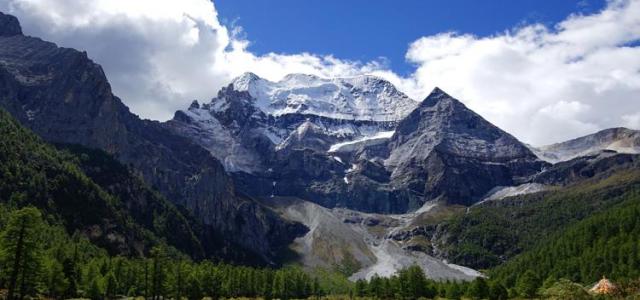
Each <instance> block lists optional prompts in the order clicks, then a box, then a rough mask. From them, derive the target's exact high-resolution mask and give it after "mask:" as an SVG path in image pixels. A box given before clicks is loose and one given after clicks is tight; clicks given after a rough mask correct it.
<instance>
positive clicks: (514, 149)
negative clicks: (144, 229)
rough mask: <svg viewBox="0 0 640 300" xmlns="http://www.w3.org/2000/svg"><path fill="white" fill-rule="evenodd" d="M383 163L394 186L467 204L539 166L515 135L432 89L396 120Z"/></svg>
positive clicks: (513, 181) (432, 197) (454, 202)
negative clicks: (408, 112) (401, 118)
mask: <svg viewBox="0 0 640 300" xmlns="http://www.w3.org/2000/svg"><path fill="white" fill-rule="evenodd" d="M389 148H390V155H389V157H388V158H387V159H386V160H385V165H386V166H387V167H388V168H389V169H392V170H393V172H392V174H391V181H392V182H393V184H394V186H395V187H396V188H398V189H403V188H406V189H409V190H411V191H414V192H415V193H418V194H422V195H424V196H425V197H426V198H427V199H435V198H438V197H444V199H445V200H447V202H449V203H452V204H463V205H470V204H473V202H475V201H477V200H479V199H480V197H481V196H483V195H484V194H485V193H486V192H488V191H489V190H490V189H491V188H493V187H495V186H497V185H501V186H505V185H506V186H508V185H513V184H514V183H515V182H517V181H518V180H519V179H521V178H525V177H527V176H530V175H532V174H535V173H536V172H538V171H540V170H541V169H542V167H543V166H544V165H545V164H544V163H543V162H541V161H538V160H537V158H536V156H535V155H534V154H533V153H532V152H531V151H530V150H529V149H528V148H527V147H526V146H525V145H523V144H522V143H520V142H519V141H518V140H517V139H516V138H514V137H513V136H511V135H509V134H508V133H506V132H504V131H502V130H501V129H499V128H497V127H495V126H494V125H492V124H491V123H489V122H487V121H486V120H484V119H483V118H482V117H480V116H479V115H477V114H476V113H474V112H473V111H471V110H469V109H468V108H467V107H466V106H464V104H462V103H461V102H459V101H458V100H456V99H454V98H453V97H451V96H449V95H447V94H446V93H445V92H443V91H442V90H440V89H438V88H436V89H434V91H433V92H432V93H431V94H430V95H429V96H428V97H427V98H426V99H425V100H424V101H423V102H422V104H421V105H420V106H419V107H418V108H417V109H416V110H415V111H413V112H412V113H411V114H410V115H409V116H407V117H406V118H405V119H404V120H402V121H401V122H400V123H399V124H398V126H397V128H396V132H395V134H394V135H393V137H392V138H391V140H390V141H389Z"/></svg>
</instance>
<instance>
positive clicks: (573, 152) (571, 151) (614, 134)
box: [532, 127, 640, 163]
mask: <svg viewBox="0 0 640 300" xmlns="http://www.w3.org/2000/svg"><path fill="white" fill-rule="evenodd" d="M532 150H533V151H534V152H535V153H536V155H538V157H540V158H541V159H544V160H546V161H548V162H551V163H557V162H561V161H568V160H571V159H573V158H576V157H581V156H588V155H594V154H597V153H598V152H600V151H602V150H612V151H615V152H618V153H628V154H637V153H640V131H638V130H632V129H628V128H621V127H619V128H609V129H605V130H602V131H599V132H596V133H594V134H590V135H586V136H583V137H579V138H576V139H572V140H569V141H566V142H561V143H556V144H552V145H547V146H542V147H537V148H536V147H532Z"/></svg>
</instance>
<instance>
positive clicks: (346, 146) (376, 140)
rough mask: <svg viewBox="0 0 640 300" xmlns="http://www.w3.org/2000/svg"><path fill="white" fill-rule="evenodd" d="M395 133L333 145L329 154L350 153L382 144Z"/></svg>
mask: <svg viewBox="0 0 640 300" xmlns="http://www.w3.org/2000/svg"><path fill="white" fill-rule="evenodd" d="M394 133H395V131H380V132H377V133H375V134H373V135H371V136H364V137H362V138H359V139H357V140H353V141H346V142H342V143H337V144H334V145H331V147H330V148H329V151H328V152H329V153H335V152H349V151H353V150H354V149H355V148H357V147H359V146H371V145H377V144H381V143H383V142H385V141H386V140H388V139H390V138H391V137H392V136H393V134H394Z"/></svg>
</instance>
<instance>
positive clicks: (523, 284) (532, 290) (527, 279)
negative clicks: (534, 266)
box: [515, 270, 540, 298]
mask: <svg viewBox="0 0 640 300" xmlns="http://www.w3.org/2000/svg"><path fill="white" fill-rule="evenodd" d="M539 285H540V283H539V280H538V278H537V277H536V274H535V273H533V271H531V270H527V271H526V272H524V273H523V274H522V275H520V276H518V280H517V281H516V286H515V287H516V291H518V294H519V295H520V296H522V297H525V298H532V297H533V296H535V295H536V291H537V290H538V286H539Z"/></svg>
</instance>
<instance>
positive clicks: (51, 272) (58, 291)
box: [44, 259, 69, 298]
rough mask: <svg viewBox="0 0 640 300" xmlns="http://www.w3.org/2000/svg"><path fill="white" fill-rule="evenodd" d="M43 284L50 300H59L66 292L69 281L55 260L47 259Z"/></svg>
mask: <svg viewBox="0 0 640 300" xmlns="http://www.w3.org/2000/svg"><path fill="white" fill-rule="evenodd" d="M44 284H45V287H46V292H47V294H48V295H49V297H51V298H60V297H61V296H63V295H64V293H65V292H66V291H67V288H68V286H69V280H68V279H67V278H66V276H65V274H64V268H63V267H62V265H61V264H60V263H59V262H58V261H56V260H55V259H48V260H47V262H46V263H45V274H44Z"/></svg>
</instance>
